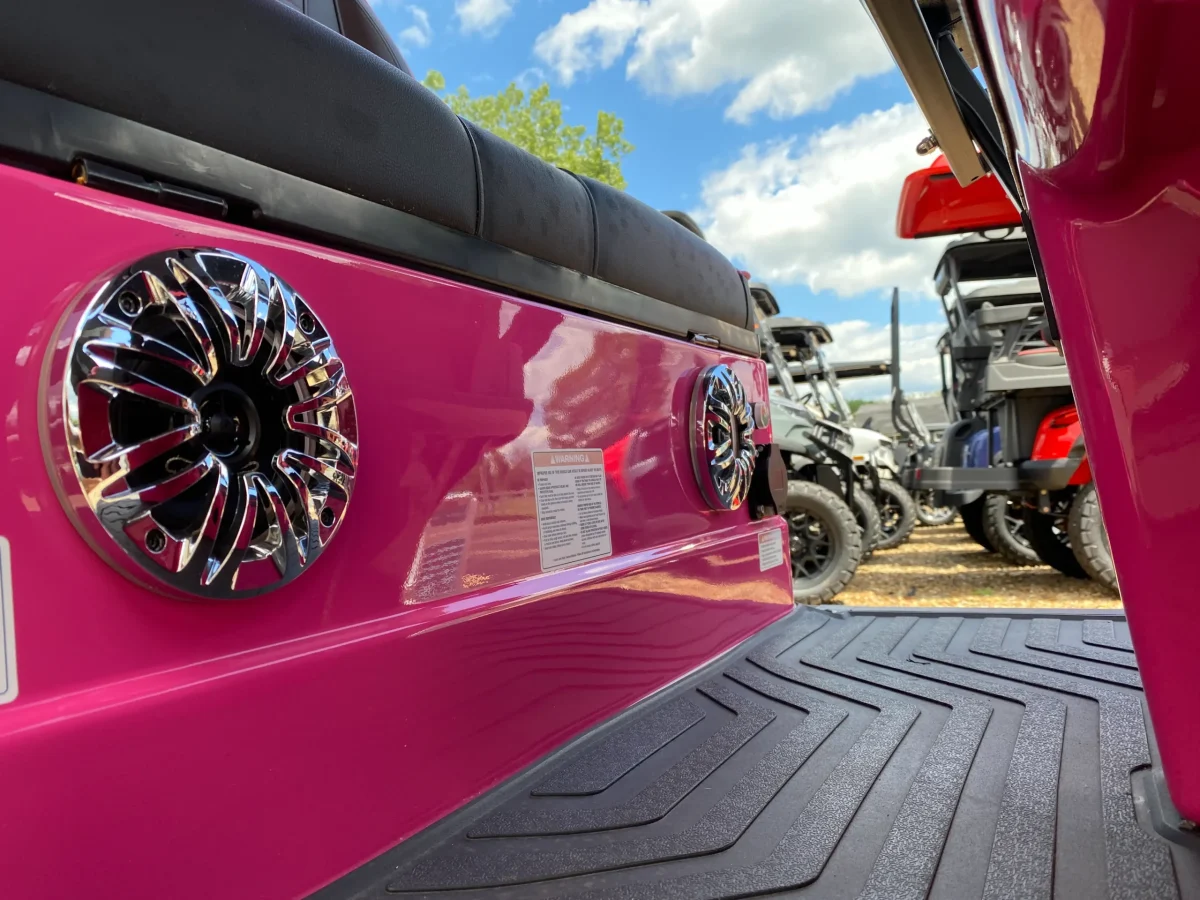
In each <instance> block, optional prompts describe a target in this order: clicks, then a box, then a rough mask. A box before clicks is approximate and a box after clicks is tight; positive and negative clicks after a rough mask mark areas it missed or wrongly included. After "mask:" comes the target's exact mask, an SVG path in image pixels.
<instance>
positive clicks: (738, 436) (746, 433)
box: [690, 364, 758, 510]
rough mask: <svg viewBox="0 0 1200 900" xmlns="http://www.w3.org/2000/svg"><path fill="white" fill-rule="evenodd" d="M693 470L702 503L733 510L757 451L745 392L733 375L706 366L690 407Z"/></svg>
mask: <svg viewBox="0 0 1200 900" xmlns="http://www.w3.org/2000/svg"><path fill="white" fill-rule="evenodd" d="M690 423H691V444H692V468H693V469H694V471H695V474H696V482H697V483H698V484H699V485H700V493H701V495H702V496H703V497H704V501H705V502H706V503H707V504H708V505H709V506H710V507H712V508H713V509H716V510H734V509H738V508H739V507H740V506H741V505H742V504H743V503H745V502H746V496H747V495H748V494H749V493H750V479H751V476H752V475H753V474H754V463H755V460H756V458H757V456H756V454H757V452H758V451H757V448H756V447H755V446H754V438H753V432H754V422H753V420H752V417H751V409H750V405H749V404H748V403H747V402H746V391H745V388H743V387H742V383H741V381H739V380H738V377H737V375H736V374H734V371H733V370H732V369H731V368H729V366H727V365H724V364H720V365H715V366H709V367H708V368H707V369H704V370H703V371H702V372H701V373H700V374H699V376H697V378H696V384H695V387H694V388H693V389H692V408H691V419H690Z"/></svg>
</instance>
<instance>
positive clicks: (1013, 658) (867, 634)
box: [317, 610, 1200, 900]
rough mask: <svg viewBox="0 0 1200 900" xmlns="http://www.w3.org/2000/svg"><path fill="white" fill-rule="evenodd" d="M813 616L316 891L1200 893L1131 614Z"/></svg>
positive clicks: (716, 899)
mask: <svg viewBox="0 0 1200 900" xmlns="http://www.w3.org/2000/svg"><path fill="white" fill-rule="evenodd" d="M868 612H869V611H866V610H860V611H846V612H834V613H831V612H827V611H824V610H799V611H797V613H796V614H795V615H794V616H792V617H790V618H789V619H788V620H786V621H785V622H783V623H780V624H779V625H778V626H776V627H774V628H772V629H770V630H769V631H768V632H767V633H765V634H764V635H762V636H760V637H759V638H756V639H755V640H754V641H752V642H749V643H748V644H747V645H746V646H745V647H743V648H742V649H741V651H740V652H739V653H737V654H735V655H733V656H731V657H727V658H726V659H725V660H724V661H723V662H722V663H720V664H719V665H718V666H715V667H713V668H711V669H710V670H709V671H707V672H704V673H700V674H698V675H697V676H695V677H693V678H690V679H687V680H685V681H684V682H681V683H680V684H677V685H675V686H674V688H672V689H671V690H670V691H668V692H666V693H665V694H663V695H660V696H658V697H655V698H653V699H652V700H651V701H649V702H647V703H646V704H643V705H642V706H639V707H637V708H635V709H633V710H630V711H629V712H628V713H627V714H626V715H624V716H622V717H620V718H619V719H618V720H617V721H615V722H612V723H609V724H608V725H606V726H604V727H603V728H601V729H598V730H597V732H596V733H594V734H592V735H589V736H587V737H586V738H584V739H582V740H580V741H576V742H575V743H573V744H572V745H571V746H569V747H567V748H565V749H564V750H563V751H561V752H560V753H558V754H556V755H555V756H553V757H551V758H550V759H548V760H546V761H545V762H543V763H541V764H539V765H538V766H537V767H535V768H534V769H533V770H531V771H530V772H527V773H525V774H523V775H522V776H520V777H518V778H516V779H514V780H512V781H510V782H509V783H507V784H505V785H503V786H502V787H501V788H499V789H497V790H496V791H493V792H492V793H491V794H489V795H487V796H485V797H483V798H482V799H481V800H479V801H477V802H476V803H474V804H472V805H470V806H469V807H467V808H466V809H464V810H462V811H460V812H459V813H456V814H455V815H453V816H451V817H450V818H449V819H447V820H445V821H444V822H442V823H439V824H438V825H437V826H435V827H433V828H431V829H429V830H428V831H426V832H425V833H423V834H421V835H418V836H417V837H416V838H414V839H412V840H410V841H407V842H405V843H403V844H401V845H400V846H398V847H396V848H395V849H393V850H391V851H389V852H388V853H386V854H384V855H383V856H382V857H380V858H379V859H377V860H375V861H373V862H372V863H370V864H368V865H366V866H364V867H363V868H362V869H360V870H358V871H357V872H354V873H352V874H351V875H349V876H347V877H346V878H344V879H342V880H341V881H339V882H336V883H335V884H333V885H331V886H330V887H329V888H328V889H326V890H325V891H322V892H321V893H320V894H318V895H317V896H318V897H320V898H328V900H333V898H350V897H354V898H363V900H366V898H372V900H401V898H407V900H414V898H441V900H447V898H464V900H466V898H557V897H563V898H568V897H570V898H575V897H586V898H595V900H600V898H604V900H635V898H648V900H659V898H663V900H665V898H678V900H705V898H709V900H724V898H733V897H747V896H756V895H777V894H787V895H788V896H803V897H814V898H826V897H828V898H835V897H836V898H856V897H857V898H873V900H908V898H911V900H921V898H926V897H930V898H939V900H967V898H974V897H982V898H989V900H1065V898H1086V900H1097V898H1103V897H1109V898H1112V900H1143V898H1146V900H1172V898H1182V900H1187V898H1200V859H1198V858H1197V856H1196V855H1195V854H1193V853H1190V852H1189V851H1186V850H1184V849H1182V848H1179V847H1177V846H1175V845H1173V844H1170V843H1168V842H1166V841H1164V840H1162V839H1161V838H1159V837H1158V836H1157V835H1156V834H1155V833H1154V832H1153V830H1152V829H1151V827H1150V824H1149V821H1148V818H1147V814H1146V812H1145V808H1146V803H1145V801H1144V795H1145V791H1146V790H1148V789H1149V788H1150V781H1151V779H1150V777H1149V775H1150V771H1149V770H1150V767H1151V765H1152V764H1153V762H1154V761H1155V760H1156V756H1155V750H1154V748H1153V737H1152V735H1151V734H1149V733H1148V724H1147V723H1148V720H1147V718H1146V715H1145V710H1144V703H1143V698H1142V694H1141V681H1140V679H1139V677H1138V673H1137V667H1136V665H1135V663H1134V659H1133V654H1132V652H1131V649H1130V648H1131V645H1130V643H1129V632H1128V628H1127V627H1126V625H1125V623H1124V621H1123V620H1119V619H1113V618H1111V617H1109V618H1096V617H1094V616H1090V615H1086V614H1079V615H1070V614H1065V615H1063V616H1061V617H1059V618H1048V617H1043V616H1022V615H1003V616H1001V615H994V614H985V615H971V614H966V615H962V616H944V615H898V614H891V613H887V614H878V615H875V614H867V613H868Z"/></svg>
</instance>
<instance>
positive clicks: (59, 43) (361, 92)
mask: <svg viewBox="0 0 1200 900" xmlns="http://www.w3.org/2000/svg"><path fill="white" fill-rule="evenodd" d="M0 77H2V78H5V79H8V80H9V81H15V82H17V83H18V84H24V85H26V86H28V87H32V88H37V89H39V90H43V91H46V92H48V93H51V94H57V95H58V96H60V97H65V98H67V99H68V100H74V101H76V102H78V103H82V104H84V105H86V106H92V107H95V108H96V109H101V110H104V111H105V112H110V113H115V114H117V115H119V116H123V117H125V118H128V119H133V120H134V121H137V122H141V123H143V124H145V125H150V126H152V127H154V128H158V129H161V130H162V131H166V132H169V133H171V134H177V135H180V136H181V137H186V138H189V139H191V140H194V141H197V142H198V143H201V144H205V145H207V146H210V147H215V148H216V149H218V150H224V151H226V152H229V153H233V154H235V155H237V156H240V157H243V158H244V159H249V160H253V161H254V162H257V163H261V164H263V165H266V166H270V167H271V168H274V169H279V170H281V171H284V172H288V173H289V174H292V175H298V176H299V177H301V178H305V179H308V180H310V181H315V182H317V183H319V184H324V185H327V186H329V187H332V188H336V189H338V190H341V191H345V192H347V193H350V194H355V195H357V196H359V197H363V198H365V199H367V200H372V201H375V202H377V203H382V204H385V205H387V206H392V207H395V208H397V209H402V210H404V211H405V212H410V213H413V214H414V215H417V216H420V217H421V218H424V219H429V220H430V221H433V222H438V223H439V224H442V225H447V226H449V227H451V228H456V229H458V230H460V231H467V232H472V231H474V229H475V223H476V208H477V204H478V195H477V192H476V179H475V159H474V153H473V152H472V150H471V142H470V140H468V138H467V135H466V132H465V131H464V130H463V127H462V124H461V123H460V122H459V121H458V117H457V116H455V115H454V114H453V113H452V112H451V111H450V110H449V109H448V108H447V106H446V104H445V103H443V102H442V101H441V100H439V99H438V98H437V97H436V96H434V95H433V94H431V93H430V92H429V91H428V90H426V89H425V88H424V87H423V86H422V85H421V84H420V83H418V82H416V81H414V80H413V79H412V78H410V77H408V76H407V75H405V74H404V73H403V72H401V71H400V70H399V69H397V68H396V67H395V66H393V65H391V64H389V63H387V62H385V61H384V60H383V59H381V58H380V57H378V56H376V55H374V54H373V53H370V52H368V51H367V50H365V49H363V48H362V47H360V46H358V45H357V44H354V43H352V42H351V41H348V40H346V39H345V38H344V37H342V36H341V35H339V34H337V33H336V32H334V31H332V30H330V29H329V28H326V27H325V26H323V25H319V24H318V23H317V22H316V21H314V20H313V19H311V18H309V17H307V16H305V15H303V14H302V13H300V12H297V11H296V10H295V9H294V8H293V7H292V6H290V5H288V4H285V3H280V2H278V0H205V2H203V3H190V2H184V3H176V2H170V3H164V2H162V0H105V2H102V3H97V2H94V0H38V2H35V3H0Z"/></svg>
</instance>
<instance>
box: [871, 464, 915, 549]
mask: <svg viewBox="0 0 1200 900" xmlns="http://www.w3.org/2000/svg"><path fill="white" fill-rule="evenodd" d="M879 494H880V496H879V502H880V505H881V506H880V529H879V545H878V547H877V549H879V550H891V549H892V548H894V547H899V546H900V545H901V544H903V543H904V542H905V541H907V540H908V539H909V538H910V537H912V533H913V529H914V528H916V527H917V503H916V501H915V500H913V498H912V494H910V493H909V492H908V491H906V490H905V489H904V488H903V487H901V486H900V484H899V483H898V482H895V481H890V480H888V479H883V480H881V481H880V482H879ZM888 499H891V500H892V501H893V502H895V503H896V505H897V506H899V507H900V522H899V524H898V525H897V526H896V528H895V530H893V531H892V532H891V533H890V534H885V533H884V532H883V515H882V504H883V503H884V502H885V501H886V500H888Z"/></svg>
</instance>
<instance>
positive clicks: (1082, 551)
mask: <svg viewBox="0 0 1200 900" xmlns="http://www.w3.org/2000/svg"><path fill="white" fill-rule="evenodd" d="M1067 532H1068V534H1069V535H1070V537H1071V550H1073V551H1074V553H1075V559H1076V561H1077V562H1078V563H1079V565H1080V566H1081V567H1082V568H1083V570H1084V571H1085V572H1087V573H1088V575H1089V576H1090V577H1091V579H1092V580H1093V581H1096V582H1098V583H1100V584H1102V585H1104V586H1105V587H1106V588H1108V589H1109V590H1110V591H1112V592H1113V593H1114V594H1116V595H1117V596H1120V595H1121V590H1120V588H1119V587H1118V586H1117V570H1116V568H1115V567H1114V566H1113V558H1112V550H1111V549H1110V548H1109V546H1108V532H1107V531H1106V530H1105V528H1104V519H1103V518H1102V517H1101V515H1100V498H1099V497H1098V496H1097V494H1096V484H1095V482H1092V483H1091V484H1087V485H1084V486H1083V487H1082V488H1080V489H1079V493H1078V494H1076V495H1075V499H1074V500H1072V501H1071V514H1070V516H1068V517H1067Z"/></svg>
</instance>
